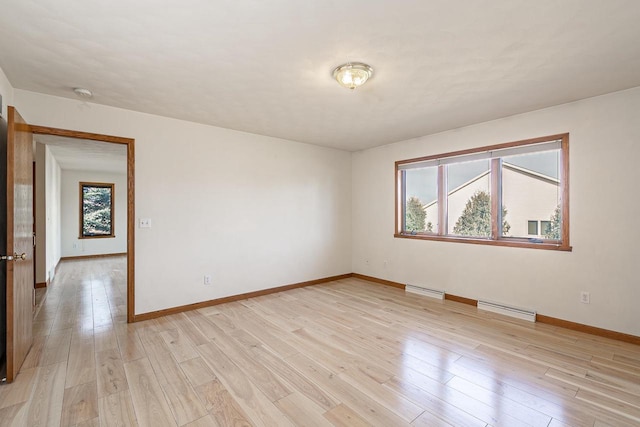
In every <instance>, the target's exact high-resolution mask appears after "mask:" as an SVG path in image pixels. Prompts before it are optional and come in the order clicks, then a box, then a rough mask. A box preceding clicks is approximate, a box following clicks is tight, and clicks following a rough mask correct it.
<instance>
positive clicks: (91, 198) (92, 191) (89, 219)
mask: <svg viewBox="0 0 640 427" xmlns="http://www.w3.org/2000/svg"><path fill="white" fill-rule="evenodd" d="M114 197H115V185H114V184H105V183H95V182H81V183H80V238H81V239H88V238H96V237H115V232H114V226H113V203H114Z"/></svg>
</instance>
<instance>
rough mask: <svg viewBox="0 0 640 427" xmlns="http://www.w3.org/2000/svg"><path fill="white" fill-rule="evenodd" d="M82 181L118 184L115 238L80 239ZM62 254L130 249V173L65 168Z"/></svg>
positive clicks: (117, 251)
mask: <svg viewBox="0 0 640 427" xmlns="http://www.w3.org/2000/svg"><path fill="white" fill-rule="evenodd" d="M81 182H101V183H108V184H115V188H114V193H115V200H114V209H115V211H114V219H113V221H114V225H115V230H114V231H115V237H114V238H99V239H80V238H78V236H79V234H80V218H79V217H80V200H79V199H80V189H79V185H80V183H81ZM61 192H62V202H61V215H62V216H61V219H62V224H61V231H62V235H61V242H62V256H63V257H68V256H85V255H104V254H117V253H124V252H127V175H126V174H115V173H107V172H94V171H75V170H64V169H63V170H62V190H61Z"/></svg>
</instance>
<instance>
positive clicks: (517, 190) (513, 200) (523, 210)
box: [502, 150, 560, 239]
mask: <svg viewBox="0 0 640 427" xmlns="http://www.w3.org/2000/svg"><path fill="white" fill-rule="evenodd" d="M559 178H560V150H553V151H545V152H542V153H533V154H523V155H518V156H507V157H503V158H502V204H503V206H504V209H505V210H506V212H507V216H506V217H505V221H506V222H508V224H509V229H508V230H507V231H506V232H505V233H504V235H505V236H511V237H528V236H529V235H534V234H535V235H540V236H541V237H543V238H547V239H559V238H560V236H559V230H560V215H559V214H558V216H557V218H555V219H554V216H555V212H556V208H558V207H559V206H560V180H559ZM503 212H504V211H503ZM558 212H559V211H558ZM530 218H539V219H541V220H543V221H542V223H549V226H546V225H542V226H541V227H540V228H539V229H538V226H537V221H535V222H536V233H531V228H530V224H529V219H530ZM554 221H555V229H557V230H558V236H557V237H553V233H554V232H553V230H554Z"/></svg>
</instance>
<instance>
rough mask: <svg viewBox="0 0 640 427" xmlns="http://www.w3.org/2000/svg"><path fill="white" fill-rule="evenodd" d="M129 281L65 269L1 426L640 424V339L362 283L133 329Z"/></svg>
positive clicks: (103, 270) (96, 266)
mask: <svg viewBox="0 0 640 427" xmlns="http://www.w3.org/2000/svg"><path fill="white" fill-rule="evenodd" d="M124 275H125V266H124V258H113V259H102V260H92V261H67V262H63V263H62V264H61V267H60V270H59V274H58V276H57V278H56V280H55V282H54V283H53V285H52V286H51V287H50V288H49V289H48V291H47V296H46V298H45V301H44V303H43V305H42V308H41V309H40V310H39V312H38V314H37V315H36V322H35V334H36V335H37V337H36V341H35V344H34V347H33V349H32V350H31V353H30V354H29V356H28V358H27V361H26V362H25V365H24V367H23V369H22V372H21V373H20V375H19V376H18V378H17V380H16V381H15V383H13V384H11V385H3V386H0V426H5V425H18V426H43V425H52V426H57V425H65V426H67V425H83V426H98V425H101V426H116V425H139V426H151V427H157V426H165V425H166V426H176V425H180V426H183V425H188V426H193V427H196V426H216V425H220V426H230V425H233V426H243V425H264V426H288V425H298V426H316V425H336V426H350V427H351V426H363V425H377V426H403V425H410V424H411V425H413V426H449V425H451V426H486V425H492V426H498V425H501V426H510V427H511V426H552V427H560V426H632V425H635V426H638V425H640V347H639V346H634V345H631V344H626V343H622V342H617V341H612V340H608V339H604V338H598V337H594V336H590V335H586V334H582V333H577V332H572V331H569V330H563V329H560V328H555V327H551V326H549V325H540V324H535V325H534V324H529V323H527V322H521V321H516V320H511V319H508V318H503V317H499V316H497V315H487V314H481V313H478V312H477V310H476V309H475V308H474V307H471V306H467V305H462V304H459V303H455V302H449V301H447V302H440V301H436V300H433V299H430V298H427V297H421V296H416V295H413V294H405V293H404V292H403V291H401V290H398V289H394V288H388V287H384V286H380V285H375V284H372V283H368V282H364V281H361V280H357V279H348V280H341V281H338V282H333V283H329V284H325V285H317V286H312V287H307V288H303V289H297V290H292V291H287V292H283V293H279V294H272V295H268V296H263V297H259V298H253V299H250V300H244V301H239V302H234V303H230V304H225V305H219V306H215V307H211V308H207V309H201V310H198V311H192V312H188V313H182V314H179V315H174V316H168V317H165V318H160V319H156V320H153V321H147V322H141V323H136V324H131V325H127V324H126V323H125V306H126V304H125V300H124V298H125V276H124ZM177 286H179V285H177Z"/></svg>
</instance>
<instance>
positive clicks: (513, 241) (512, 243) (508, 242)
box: [393, 233, 573, 252]
mask: <svg viewBox="0 0 640 427" xmlns="http://www.w3.org/2000/svg"><path fill="white" fill-rule="evenodd" d="M393 237H396V238H400V239H418V240H435V241H437V242H456V243H470V244H473V245H489V246H507V247H511V248H529V249H543V250H548V251H564V252H571V251H572V249H573V248H572V247H571V246H568V245H562V244H560V243H549V242H542V243H532V242H529V241H528V240H527V239H518V238H506V239H500V240H489V239H478V238H472V237H457V236H456V237H451V236H436V235H428V234H403V233H396V234H394V235H393Z"/></svg>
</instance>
